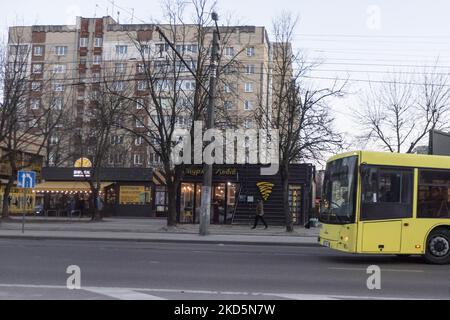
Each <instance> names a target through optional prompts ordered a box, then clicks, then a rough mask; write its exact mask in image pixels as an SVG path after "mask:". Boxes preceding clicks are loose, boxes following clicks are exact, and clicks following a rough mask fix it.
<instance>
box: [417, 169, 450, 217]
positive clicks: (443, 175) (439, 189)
mask: <svg viewBox="0 0 450 320" xmlns="http://www.w3.org/2000/svg"><path fill="white" fill-rule="evenodd" d="M417 217H418V218H425V219H427V218H428V219H449V218H450V171H448V170H447V171H438V170H420V171H419V196H418V203H417Z"/></svg>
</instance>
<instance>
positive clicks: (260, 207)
mask: <svg viewBox="0 0 450 320" xmlns="http://www.w3.org/2000/svg"><path fill="white" fill-rule="evenodd" d="M259 220H261V221H262V223H263V224H264V226H265V229H266V230H267V229H268V228H269V226H268V225H267V223H266V220H264V202H263V201H262V199H259V200H258V203H257V205H256V216H255V224H254V226H253V228H252V229H256V227H257V226H258V222H259Z"/></svg>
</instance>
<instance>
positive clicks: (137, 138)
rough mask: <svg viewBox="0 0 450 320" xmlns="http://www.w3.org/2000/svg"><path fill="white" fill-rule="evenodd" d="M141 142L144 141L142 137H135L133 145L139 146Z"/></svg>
mask: <svg viewBox="0 0 450 320" xmlns="http://www.w3.org/2000/svg"><path fill="white" fill-rule="evenodd" d="M143 143H144V139H143V138H142V137H136V139H134V145H135V146H141V145H142V144H143Z"/></svg>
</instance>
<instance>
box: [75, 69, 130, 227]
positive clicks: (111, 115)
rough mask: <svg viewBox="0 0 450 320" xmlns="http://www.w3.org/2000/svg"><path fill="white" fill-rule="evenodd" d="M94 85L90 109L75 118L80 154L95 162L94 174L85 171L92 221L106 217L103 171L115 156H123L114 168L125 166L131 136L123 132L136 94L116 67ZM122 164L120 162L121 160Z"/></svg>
mask: <svg viewBox="0 0 450 320" xmlns="http://www.w3.org/2000/svg"><path fill="white" fill-rule="evenodd" d="M89 85H90V86H91V89H90V91H89V92H90V96H89V97H88V100H89V106H88V108H86V109H85V111H84V113H83V114H82V115H81V119H80V118H78V119H75V121H77V122H78V125H76V126H74V127H79V124H80V121H81V124H82V126H81V128H80V129H78V132H77V136H76V140H77V145H78V146H79V150H78V152H79V153H78V155H79V156H80V157H82V156H83V155H88V156H89V159H90V161H91V163H92V167H91V168H84V169H89V170H90V172H89V174H87V172H85V171H84V170H82V171H83V174H84V178H85V180H86V181H87V182H88V183H89V186H90V191H91V196H90V199H89V200H90V207H91V208H92V211H91V213H92V220H93V221H98V220H101V219H102V218H103V216H102V215H103V212H102V204H101V200H100V199H101V197H100V193H101V187H102V186H101V182H102V181H101V175H102V169H103V168H106V167H108V166H111V161H110V159H111V156H114V155H115V154H119V155H120V157H118V158H115V159H114V161H113V162H112V165H113V166H116V165H119V166H123V165H124V163H125V156H126V154H127V153H128V152H127V151H128V150H129V148H126V147H125V145H128V146H130V145H131V141H130V140H131V139H132V138H131V137H129V135H128V133H127V132H126V131H124V130H123V129H121V128H122V127H123V125H124V121H125V118H126V113H125V111H126V110H128V109H129V106H128V104H129V103H130V102H129V99H127V98H126V97H127V96H128V95H129V94H130V92H131V91H132V89H134V88H132V86H131V84H130V82H129V81H128V78H127V73H126V72H123V73H122V72H118V70H116V68H115V67H114V66H113V65H109V64H107V65H105V68H104V72H103V74H102V77H101V78H100V79H98V80H96V81H93V82H92V83H90V84H89ZM118 159H119V160H120V161H119V160H118Z"/></svg>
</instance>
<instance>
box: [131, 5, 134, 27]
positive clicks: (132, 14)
mask: <svg viewBox="0 0 450 320" xmlns="http://www.w3.org/2000/svg"><path fill="white" fill-rule="evenodd" d="M133 21H134V8H131V24H133Z"/></svg>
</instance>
